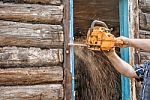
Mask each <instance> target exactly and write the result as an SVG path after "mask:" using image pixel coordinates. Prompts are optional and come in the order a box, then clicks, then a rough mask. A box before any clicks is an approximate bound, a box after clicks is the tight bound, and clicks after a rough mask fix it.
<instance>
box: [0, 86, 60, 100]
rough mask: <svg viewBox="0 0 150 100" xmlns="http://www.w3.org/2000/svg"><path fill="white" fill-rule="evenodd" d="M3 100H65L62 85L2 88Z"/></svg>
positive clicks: (0, 92)
mask: <svg viewBox="0 0 150 100" xmlns="http://www.w3.org/2000/svg"><path fill="white" fill-rule="evenodd" d="M0 99H1V100H63V86H62V85H61V84H51V85H34V86H6V87H4V86H1V87H0Z"/></svg>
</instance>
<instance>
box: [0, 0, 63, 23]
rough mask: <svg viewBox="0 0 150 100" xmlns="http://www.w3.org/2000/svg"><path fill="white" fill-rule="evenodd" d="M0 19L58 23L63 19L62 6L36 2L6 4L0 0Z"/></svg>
mask: <svg viewBox="0 0 150 100" xmlns="http://www.w3.org/2000/svg"><path fill="white" fill-rule="evenodd" d="M0 19H1V20H11V21H21V22H34V23H35V22H40V23H49V24H60V23H61V21H62V19H63V6H52V5H51V6H50V5H49V6H46V5H36V4H8V3H4V4H3V3H2V2H0Z"/></svg>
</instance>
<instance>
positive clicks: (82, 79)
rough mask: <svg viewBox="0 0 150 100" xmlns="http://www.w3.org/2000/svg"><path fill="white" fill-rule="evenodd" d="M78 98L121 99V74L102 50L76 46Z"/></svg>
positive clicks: (86, 99)
mask: <svg viewBox="0 0 150 100" xmlns="http://www.w3.org/2000/svg"><path fill="white" fill-rule="evenodd" d="M75 70H76V73H75V74H76V91H77V99H76V100H120V99H121V94H120V93H121V87H120V74H119V73H117V72H116V71H115V69H114V68H113V67H112V65H111V63H110V62H109V61H108V59H107V57H106V56H105V55H104V54H103V53H102V52H93V51H89V50H88V49H87V48H86V47H75Z"/></svg>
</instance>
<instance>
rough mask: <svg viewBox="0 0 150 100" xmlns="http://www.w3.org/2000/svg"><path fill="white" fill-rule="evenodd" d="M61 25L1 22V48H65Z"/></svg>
mask: <svg viewBox="0 0 150 100" xmlns="http://www.w3.org/2000/svg"><path fill="white" fill-rule="evenodd" d="M63 41H64V40H63V28H62V26H61V25H45V24H26V23H19V22H10V21H2V20H0V46H23V47H25V46H27V47H30V46H34V47H41V48H59V47H63Z"/></svg>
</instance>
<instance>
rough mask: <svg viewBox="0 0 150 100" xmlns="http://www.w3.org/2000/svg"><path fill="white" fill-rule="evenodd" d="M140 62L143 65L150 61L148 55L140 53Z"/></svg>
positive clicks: (149, 54)
mask: <svg viewBox="0 0 150 100" xmlns="http://www.w3.org/2000/svg"><path fill="white" fill-rule="evenodd" d="M140 60H141V63H142V64H144V62H145V61H147V60H150V53H149V52H144V51H142V52H140Z"/></svg>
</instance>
